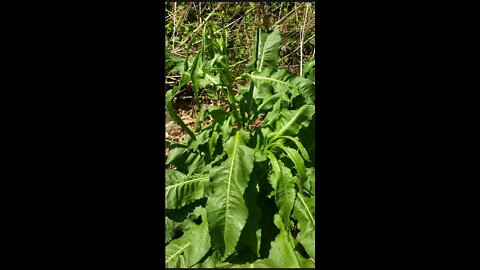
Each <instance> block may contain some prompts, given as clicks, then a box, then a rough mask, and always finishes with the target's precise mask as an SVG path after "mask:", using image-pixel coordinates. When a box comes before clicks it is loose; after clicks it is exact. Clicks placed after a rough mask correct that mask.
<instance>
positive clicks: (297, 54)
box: [165, 2, 315, 154]
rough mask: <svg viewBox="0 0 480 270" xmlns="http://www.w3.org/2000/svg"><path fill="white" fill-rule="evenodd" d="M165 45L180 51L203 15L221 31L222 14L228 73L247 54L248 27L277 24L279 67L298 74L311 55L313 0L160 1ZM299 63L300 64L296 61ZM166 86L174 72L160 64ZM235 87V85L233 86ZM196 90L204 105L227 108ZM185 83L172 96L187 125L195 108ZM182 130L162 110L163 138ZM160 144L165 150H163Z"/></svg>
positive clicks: (196, 44) (194, 48)
mask: <svg viewBox="0 0 480 270" xmlns="http://www.w3.org/2000/svg"><path fill="white" fill-rule="evenodd" d="M165 14H166V27H165V33H166V37H165V38H166V42H167V47H166V50H167V51H168V52H170V53H171V54H172V55H174V56H177V57H186V54H187V50H188V49H187V47H188V45H189V42H191V41H192V38H193V37H194V35H195V34H197V33H198V32H201V29H202V27H203V26H204V24H205V23H206V22H207V21H209V22H210V23H212V24H214V25H217V26H218V27H217V28H216V31H215V33H216V34H218V33H220V32H221V31H222V28H221V27H220V25H221V23H222V19H224V20H226V21H225V24H226V27H225V28H226V29H227V33H228V36H227V39H228V41H229V43H228V44H227V46H228V58H229V62H230V63H232V64H231V65H230V68H231V70H232V73H233V76H235V77H236V76H239V75H240V74H239V72H240V70H243V67H244V66H245V65H246V64H247V62H248V59H249V58H250V57H251V55H250V53H251V47H252V45H253V42H254V38H253V37H254V33H255V31H256V29H257V28H258V27H262V28H264V29H273V27H275V26H277V27H279V29H280V32H281V33H282V41H283V42H282V47H281V50H280V56H281V60H280V67H281V68H283V69H286V70H290V71H291V72H293V73H296V74H299V73H300V67H301V66H302V65H303V64H304V63H305V62H306V61H307V60H308V59H311V58H314V57H315V3H314V2H312V3H295V2H278V3H277V2H272V3H257V2H256V3H253V2H238V3H228V2H226V3H215V2H204V3H202V2H167V3H166V11H165ZM201 41H202V40H201V39H200V40H196V41H193V43H192V44H191V48H190V54H192V55H195V54H198V51H199V49H200V45H201ZM301 63H302V64H301ZM165 72H166V81H165V86H166V90H168V89H171V87H172V86H173V85H175V84H177V83H178V81H179V79H180V77H181V76H180V75H179V73H178V70H176V69H175V68H168V67H167V68H166V70H165ZM234 90H235V91H236V90H237V89H236V87H235V86H234ZM200 96H201V99H202V100H201V102H202V104H205V105H216V106H220V107H222V108H226V109H228V104H227V103H226V102H223V103H222V102H219V101H217V100H214V99H211V98H208V97H205V96H203V95H200ZM194 104H195V102H194V100H193V92H192V90H191V87H190V88H189V86H187V87H186V88H185V89H182V91H181V92H180V93H178V94H177V96H176V97H175V102H174V109H175V111H176V113H177V114H178V115H179V116H180V117H181V118H182V120H183V121H184V122H185V124H186V125H187V126H188V127H189V128H193V127H194V126H195V118H196V117H197V116H198V111H196V110H195V108H194V106H193V105H194ZM185 135H186V133H185V131H184V130H183V129H182V128H181V127H180V126H178V125H177V124H175V122H174V121H172V120H171V119H170V117H169V116H168V113H165V138H166V140H167V141H171V142H181V141H183V140H184V139H185ZM167 151H168V150H167V149H166V154H167Z"/></svg>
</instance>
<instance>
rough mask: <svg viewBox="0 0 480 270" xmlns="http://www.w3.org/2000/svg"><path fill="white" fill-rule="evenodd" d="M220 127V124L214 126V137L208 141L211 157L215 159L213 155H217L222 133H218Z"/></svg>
mask: <svg viewBox="0 0 480 270" xmlns="http://www.w3.org/2000/svg"><path fill="white" fill-rule="evenodd" d="M218 127H219V124H218V123H215V125H214V126H213V131H212V135H211V136H210V139H209V140H208V150H209V153H210V156H211V157H213V154H214V153H215V148H216V147H217V141H218V138H219V137H220V133H218V131H217V128H218Z"/></svg>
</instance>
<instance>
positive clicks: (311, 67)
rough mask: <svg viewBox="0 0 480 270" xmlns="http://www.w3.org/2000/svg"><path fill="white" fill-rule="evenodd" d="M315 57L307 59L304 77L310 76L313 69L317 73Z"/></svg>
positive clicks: (304, 66)
mask: <svg viewBox="0 0 480 270" xmlns="http://www.w3.org/2000/svg"><path fill="white" fill-rule="evenodd" d="M314 67H315V59H313V60H310V61H307V62H306V63H305V64H304V65H303V77H305V78H308V76H309V73H310V72H311V71H312V72H313V73H314V74H315V68H314Z"/></svg>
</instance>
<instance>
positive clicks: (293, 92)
mask: <svg viewBox="0 0 480 270" xmlns="http://www.w3.org/2000/svg"><path fill="white" fill-rule="evenodd" d="M248 76H249V77H250V79H252V81H253V83H254V84H255V86H257V87H260V85H262V84H269V85H272V87H273V89H275V92H276V93H279V92H288V93H289V94H290V99H291V100H292V99H293V98H295V97H296V96H298V95H299V94H301V95H302V96H303V98H304V99H305V102H306V103H307V104H315V85H314V84H313V83H312V82H311V81H310V80H308V79H305V78H303V77H296V76H295V75H294V74H292V73H290V72H289V71H287V70H283V69H280V70H275V69H273V68H265V69H264V70H263V71H262V72H253V73H252V74H248Z"/></svg>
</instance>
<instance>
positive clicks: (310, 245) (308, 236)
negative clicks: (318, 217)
mask: <svg viewBox="0 0 480 270" xmlns="http://www.w3.org/2000/svg"><path fill="white" fill-rule="evenodd" d="M292 217H293V218H294V219H296V220H298V224H297V225H298V229H299V231H300V232H299V233H298V239H299V240H300V243H301V244H302V246H303V247H304V248H305V251H307V253H308V255H310V257H311V258H313V259H314V260H315V197H307V196H305V195H303V194H301V193H299V194H298V195H297V200H296V201H295V206H294V210H293V213H292Z"/></svg>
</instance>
